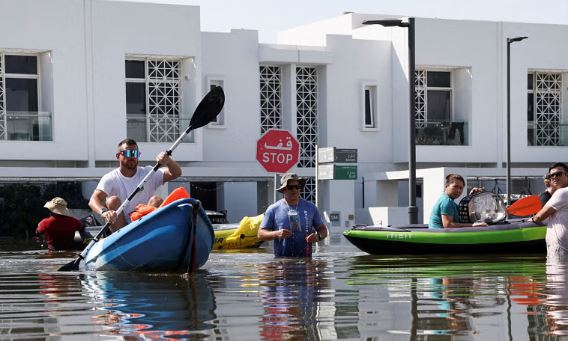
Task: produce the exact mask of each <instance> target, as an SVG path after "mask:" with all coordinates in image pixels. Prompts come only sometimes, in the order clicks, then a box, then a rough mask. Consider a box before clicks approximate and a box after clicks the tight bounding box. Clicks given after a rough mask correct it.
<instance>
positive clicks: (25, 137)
mask: <svg viewBox="0 0 568 341" xmlns="http://www.w3.org/2000/svg"><path fill="white" fill-rule="evenodd" d="M2 116H4V117H2ZM0 120H4V121H5V127H6V134H5V136H6V139H7V140H10V141H53V138H52V131H53V129H52V118H51V113H49V112H44V111H40V112H37V111H8V112H6V114H5V115H0Z"/></svg>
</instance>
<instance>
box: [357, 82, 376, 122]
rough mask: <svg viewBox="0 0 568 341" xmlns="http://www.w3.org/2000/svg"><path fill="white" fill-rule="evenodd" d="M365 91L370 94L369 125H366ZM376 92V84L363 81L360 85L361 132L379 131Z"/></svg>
mask: <svg viewBox="0 0 568 341" xmlns="http://www.w3.org/2000/svg"><path fill="white" fill-rule="evenodd" d="M367 91H369V92H370V95H369V98H370V107H371V108H370V110H371V114H370V118H371V121H372V122H371V124H367ZM378 92H379V91H378V85H377V83H376V82H370V81H363V82H362V83H361V131H378V130H379V110H378V107H379V105H378V103H379V97H378Z"/></svg>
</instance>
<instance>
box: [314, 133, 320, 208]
mask: <svg viewBox="0 0 568 341" xmlns="http://www.w3.org/2000/svg"><path fill="white" fill-rule="evenodd" d="M318 170H319V161H318V145H317V144H316V176H315V191H316V207H319V184H318V180H319V178H318Z"/></svg>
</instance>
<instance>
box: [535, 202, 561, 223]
mask: <svg viewBox="0 0 568 341" xmlns="http://www.w3.org/2000/svg"><path fill="white" fill-rule="evenodd" d="M555 212H556V210H555V209H554V208H553V207H552V206H548V205H544V207H543V208H541V209H540V211H538V212H537V213H536V214H535V215H534V216H533V217H532V218H530V219H529V221H532V222H533V223H535V224H540V223H542V222H543V221H544V220H545V219H546V218H548V217H550V216H551V215H553V214H554V213H555Z"/></svg>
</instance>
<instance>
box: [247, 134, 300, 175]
mask: <svg viewBox="0 0 568 341" xmlns="http://www.w3.org/2000/svg"><path fill="white" fill-rule="evenodd" d="M299 153H300V144H299V143H298V140H296V138H295V137H294V136H292V134H290V132H289V131H288V130H280V129H270V130H269V131H267V132H266V133H264V135H262V136H261V137H260V139H258V141H257V142H256V159H257V160H258V162H260V164H261V165H262V167H264V169H266V170H267V171H269V172H273V173H286V172H287V171H288V170H289V169H290V168H292V167H293V166H294V165H296V163H298V158H299V156H298V155H299Z"/></svg>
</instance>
